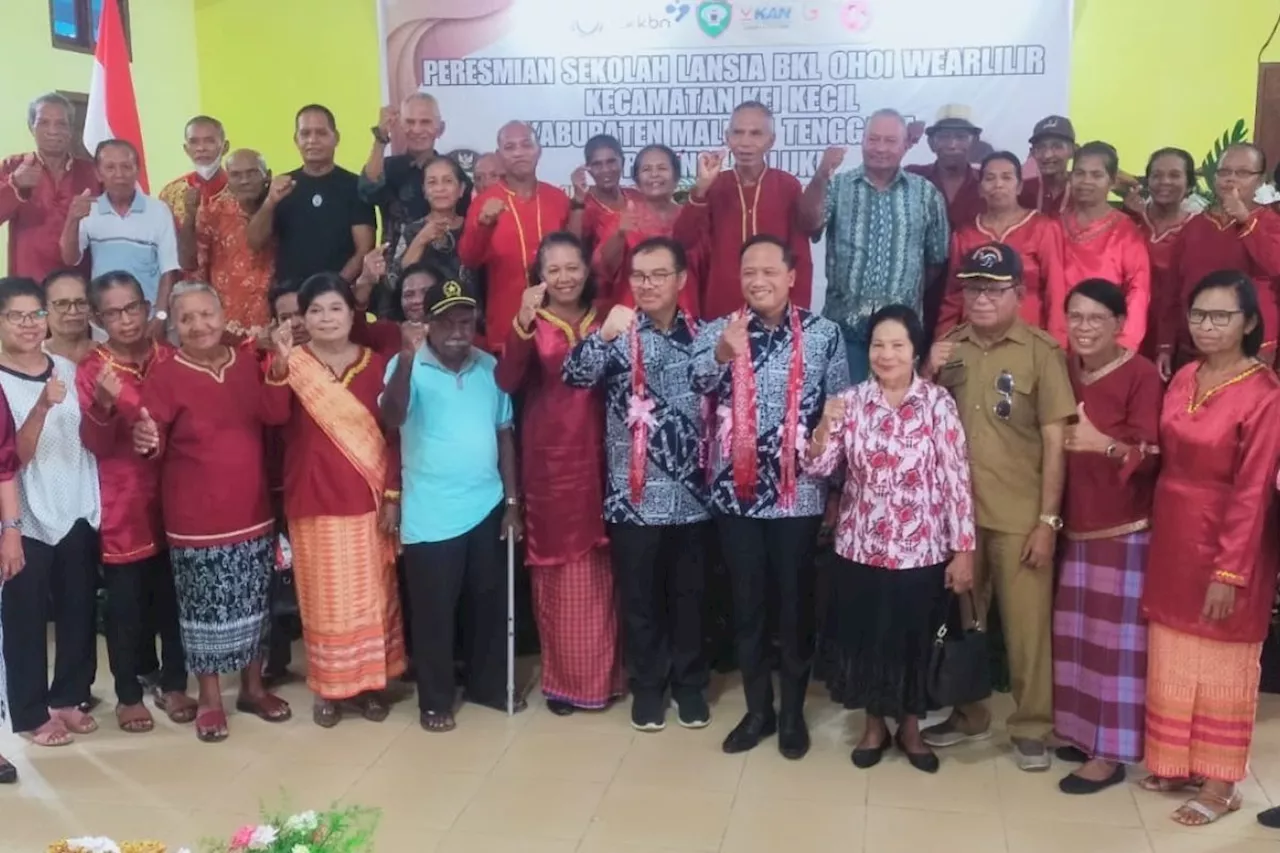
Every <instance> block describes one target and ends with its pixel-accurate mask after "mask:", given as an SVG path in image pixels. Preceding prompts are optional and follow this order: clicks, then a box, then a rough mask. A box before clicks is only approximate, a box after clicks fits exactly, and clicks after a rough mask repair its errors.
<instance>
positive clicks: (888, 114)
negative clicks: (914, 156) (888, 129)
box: [867, 107, 907, 134]
mask: <svg viewBox="0 0 1280 853" xmlns="http://www.w3.org/2000/svg"><path fill="white" fill-rule="evenodd" d="M878 118H891V119H894V120H896V121H897V122H898V124H900V125H902V130H903V133H904V134H905V133H906V131H907V117H906V116H904V115H903V114H902V113H900V112H898V111H897V110H895V109H894V108H893V107H882V108H881V109H878V110H876V111H875V112H873V113H872V114H871V115H869V116H867V124H868V125H869V124H871V122H873V121H875V120H876V119H878Z"/></svg>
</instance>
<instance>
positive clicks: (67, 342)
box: [40, 269, 97, 364]
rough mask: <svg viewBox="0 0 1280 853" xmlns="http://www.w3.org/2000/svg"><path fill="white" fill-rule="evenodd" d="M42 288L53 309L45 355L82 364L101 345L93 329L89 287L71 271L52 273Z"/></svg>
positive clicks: (50, 316)
mask: <svg viewBox="0 0 1280 853" xmlns="http://www.w3.org/2000/svg"><path fill="white" fill-rule="evenodd" d="M40 286H41V287H42V288H44V295H45V301H46V304H47V305H48V306H49V339H48V340H46V341H45V342H44V351H45V352H47V353H52V354H53V355H60V356H62V357H63V358H65V359H66V360H67V361H69V362H71V363H72V364H79V363H80V359H82V358H84V357H85V356H86V355H88V353H89V351H90V350H92V349H93V348H94V347H95V346H96V345H97V342H96V341H95V340H94V335H93V327H92V326H90V325H89V285H88V284H87V283H86V282H85V280H84V276H82V275H81V274H80V273H79V272H78V271H77V270H72V269H67V270H59V271H57V272H54V273H50V274H49V276H48V277H46V278H45V280H44V282H42V283H41V285H40Z"/></svg>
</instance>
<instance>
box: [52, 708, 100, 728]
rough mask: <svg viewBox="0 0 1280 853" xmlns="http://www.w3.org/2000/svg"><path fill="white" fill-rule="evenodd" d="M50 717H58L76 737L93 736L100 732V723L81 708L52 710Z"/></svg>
mask: <svg viewBox="0 0 1280 853" xmlns="http://www.w3.org/2000/svg"><path fill="white" fill-rule="evenodd" d="M49 716H51V717H57V718H58V719H59V720H61V721H62V725H63V726H64V727H65V728H66V730H67V731H69V732H71V733H72V734H75V735H91V734H93V733H94V732H96V731H97V730H98V721H97V720H95V719H94V718H93V717H90V716H89V715H88V714H86V713H85V712H84V711H81V710H80V709H79V708H50V709H49Z"/></svg>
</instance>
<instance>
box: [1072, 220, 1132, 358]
mask: <svg viewBox="0 0 1280 853" xmlns="http://www.w3.org/2000/svg"><path fill="white" fill-rule="evenodd" d="M1061 221H1062V231H1063V234H1064V235H1065V236H1066V239H1065V241H1064V242H1063V266H1064V268H1065V271H1066V286H1067V292H1070V291H1071V288H1073V287H1075V286H1076V285H1077V284H1079V283H1080V282H1082V281H1084V280H1085V279H1089V278H1102V279H1106V280H1107V281H1109V282H1111V283H1112V284H1116V285H1119V286H1120V289H1121V290H1123V291H1124V304H1125V309H1126V314H1127V316H1126V317H1125V321H1124V328H1123V329H1122V330H1121V331H1120V336H1119V342H1120V346H1122V347H1124V348H1125V349H1132V350H1137V349H1138V347H1140V346H1141V345H1142V339H1143V338H1144V337H1146V334H1147V306H1148V305H1150V304H1151V258H1150V256H1148V254H1147V241H1146V240H1145V239H1144V238H1143V236H1142V232H1140V231H1139V230H1138V226H1136V225H1134V224H1133V220H1132V219H1130V218H1129V217H1127V216H1125V215H1124V214H1123V213H1121V212H1120V211H1118V210H1112V211H1110V212H1109V213H1107V214H1106V215H1105V216H1103V217H1102V218H1101V219H1098V220H1095V221H1093V222H1091V223H1089V224H1088V225H1085V226H1081V225H1080V224H1079V222H1078V221H1077V219H1076V217H1075V214H1074V213H1067V214H1065V215H1064V216H1063V217H1062V220H1061ZM1058 310H1059V311H1062V310H1064V308H1063V306H1061V305H1059V306H1058Z"/></svg>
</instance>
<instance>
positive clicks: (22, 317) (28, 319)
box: [4, 308, 49, 326]
mask: <svg viewBox="0 0 1280 853" xmlns="http://www.w3.org/2000/svg"><path fill="white" fill-rule="evenodd" d="M48 316H49V312H48V311H45V310H44V309H43V308H41V309H40V310H39V311H6V312H4V319H5V322H7V323H8V324H9V325H11V326H34V325H36V324H37V323H39V322H40V321H41V320H44V319H46V318H47V317H48Z"/></svg>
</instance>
